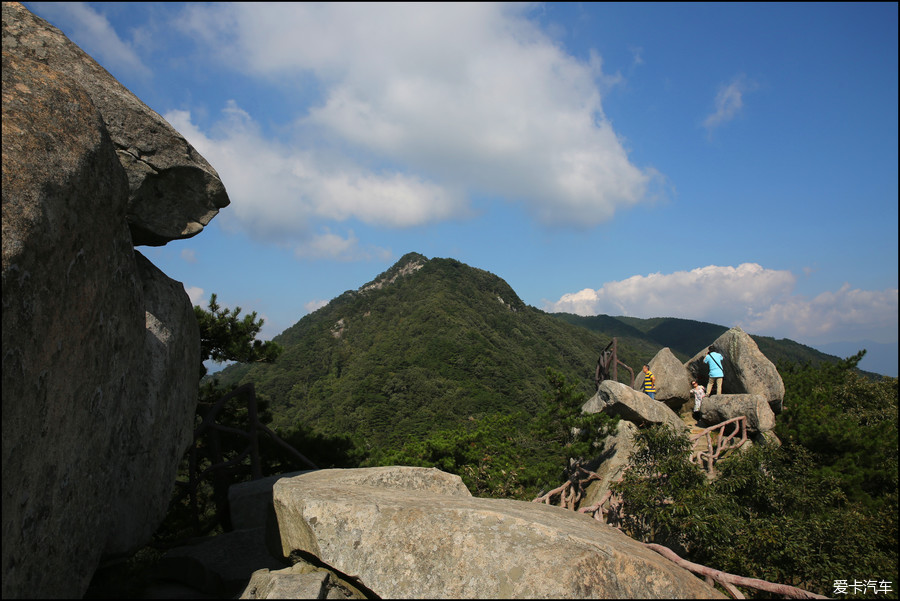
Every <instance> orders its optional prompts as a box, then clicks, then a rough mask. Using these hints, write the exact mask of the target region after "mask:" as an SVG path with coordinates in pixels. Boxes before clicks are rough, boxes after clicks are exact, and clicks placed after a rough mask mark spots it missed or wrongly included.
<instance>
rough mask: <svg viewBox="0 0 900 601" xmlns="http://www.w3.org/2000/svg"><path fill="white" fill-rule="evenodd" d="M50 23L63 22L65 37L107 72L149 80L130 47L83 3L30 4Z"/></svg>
mask: <svg viewBox="0 0 900 601" xmlns="http://www.w3.org/2000/svg"><path fill="white" fill-rule="evenodd" d="M29 4H30V5H31V6H32V8H33V9H34V10H38V11H40V13H41V15H42V16H43V18H45V19H47V20H49V21H51V22H64V23H66V26H67V35H68V37H69V38H70V39H71V40H72V41H74V42H75V43H76V44H78V45H79V46H80V47H81V48H83V49H84V50H85V51H86V52H87V53H88V54H90V55H91V56H92V57H94V58H95V59H97V60H98V62H100V63H102V64H103V65H105V66H106V68H107V69H109V70H110V71H123V72H128V73H131V74H137V75H140V76H142V77H149V76H150V74H151V71H150V69H148V68H147V66H146V65H144V63H143V62H142V61H141V59H140V57H138V55H137V53H136V52H135V51H134V47H133V45H132V44H130V43H128V42H126V41H124V40H122V39H121V38H120V37H119V35H118V34H117V33H116V31H115V29H113V27H112V25H111V24H110V22H109V20H108V19H107V18H106V17H105V16H103V15H102V14H100V13H99V12H97V11H96V10H94V9H93V8H91V6H89V5H88V4H85V3H84V2H31V3H29Z"/></svg>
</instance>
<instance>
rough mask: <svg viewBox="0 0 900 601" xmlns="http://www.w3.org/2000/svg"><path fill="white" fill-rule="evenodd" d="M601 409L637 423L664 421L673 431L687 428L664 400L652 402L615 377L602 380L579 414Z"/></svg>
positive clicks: (597, 411)
mask: <svg viewBox="0 0 900 601" xmlns="http://www.w3.org/2000/svg"><path fill="white" fill-rule="evenodd" d="M601 411H602V412H604V413H606V414H608V415H614V416H618V417H620V418H622V419H624V420H628V421H630V422H632V423H634V424H637V425H638V426H643V425H652V424H667V425H668V426H670V427H671V428H672V429H673V430H675V431H676V432H685V431H687V429H688V427H687V426H686V425H685V424H684V422H683V421H681V419H680V418H679V417H678V416H677V415H676V414H675V412H674V411H672V410H671V409H669V407H668V406H667V405H666V404H665V403H660V402H659V401H654V400H653V399H651V398H650V397H648V396H647V395H646V394H644V393H643V392H638V391H637V390H634V389H633V388H631V387H629V386H626V385H625V384H622V383H621V382H616V381H614V380H604V381H603V382H601V383H600V386H599V387H598V388H597V393H596V394H595V395H594V396H592V397H591V398H590V399H588V400H587V402H585V403H584V405H582V406H581V412H582V413H599V412H601Z"/></svg>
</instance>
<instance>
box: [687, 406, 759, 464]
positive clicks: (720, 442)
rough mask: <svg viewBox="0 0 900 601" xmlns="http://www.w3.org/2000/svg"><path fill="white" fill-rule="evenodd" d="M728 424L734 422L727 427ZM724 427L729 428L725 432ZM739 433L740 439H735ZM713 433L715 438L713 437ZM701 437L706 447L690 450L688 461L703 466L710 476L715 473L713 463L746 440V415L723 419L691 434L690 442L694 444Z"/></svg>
mask: <svg viewBox="0 0 900 601" xmlns="http://www.w3.org/2000/svg"><path fill="white" fill-rule="evenodd" d="M730 424H734V425H733V426H732V427H731V428H728V426H729V425H730ZM726 429H728V430H730V431H729V432H728V433H727V434H726V432H725V431H726ZM738 434H740V440H736V438H737V436H738ZM713 435H715V439H714V438H713ZM701 438H705V439H706V448H705V449H703V448H701V449H694V450H693V451H692V452H691V456H690V462H691V463H694V464H697V465H700V466H702V467H704V468H705V469H706V471H707V473H708V474H709V477H710V478H714V477H715V475H716V467H715V463H716V461H718V460H719V459H722V458H723V457H725V456H726V455H727V454H728V453H729V452H730V451H732V450H734V449H738V448H740V447H742V446H743V445H744V443H745V442H747V416H746V415H741V416H738V417H734V418H732V419H729V420H727V421H724V422H722V423H720V424H716V425H715V426H710V427H709V428H706V429H705V430H703V431H702V432H697V433H696V434H694V435H693V436H691V438H690V441H691V444H696V442H697V441H698V440H700V439H701Z"/></svg>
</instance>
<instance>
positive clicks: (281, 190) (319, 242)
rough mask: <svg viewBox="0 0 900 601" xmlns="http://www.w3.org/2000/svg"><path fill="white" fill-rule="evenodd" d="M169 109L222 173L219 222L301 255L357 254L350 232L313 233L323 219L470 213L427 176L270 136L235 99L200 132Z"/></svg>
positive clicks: (391, 222)
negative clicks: (370, 166) (362, 163)
mask: <svg viewBox="0 0 900 601" xmlns="http://www.w3.org/2000/svg"><path fill="white" fill-rule="evenodd" d="M164 116H165V118H166V120H167V121H169V123H171V124H172V126H173V127H175V129H177V130H178V131H179V132H181V134H182V135H183V136H184V137H185V138H186V139H187V140H188V141H189V142H190V143H191V145H193V146H194V147H195V148H196V149H197V150H198V151H199V152H200V154H202V155H203V156H204V157H205V158H206V159H207V160H208V161H209V162H210V163H211V164H212V165H214V166H215V167H216V170H217V171H218V173H219V176H220V177H221V178H222V181H223V183H224V184H225V187H226V189H227V190H228V194H229V197H230V198H231V201H232V204H231V205H230V206H229V208H228V211H223V212H222V214H220V215H219V217H218V218H217V219H219V220H220V223H221V224H222V225H223V226H224V227H226V228H232V229H234V228H241V229H245V230H247V231H248V232H249V233H250V234H251V235H253V236H254V237H256V238H257V239H261V240H267V241H272V242H279V243H282V244H289V245H291V246H293V247H294V248H295V251H296V252H297V255H298V256H304V257H312V256H316V257H319V258H321V257H326V256H329V255H328V252H329V251H331V252H332V253H334V254H333V255H331V256H335V257H348V256H351V255H353V256H356V255H358V254H359V253H355V252H351V246H355V245H356V244H357V243H358V241H357V240H356V239H355V238H352V237H351V236H348V237H346V238H344V239H343V242H342V243H339V241H338V238H339V236H338V235H337V234H333V233H330V232H329V233H328V234H325V235H316V234H314V233H313V230H314V229H315V228H316V226H317V225H319V224H321V223H322V222H329V223H331V222H338V223H342V222H346V221H349V220H352V219H356V220H359V221H361V222H363V223H366V224H371V225H378V226H387V227H412V226H417V225H423V224H427V223H434V222H437V221H441V220H445V219H452V218H459V217H462V216H465V215H466V214H468V208H467V207H466V200H465V198H464V197H463V196H462V195H461V194H458V193H456V192H454V191H452V190H449V189H447V188H444V187H441V186H438V185H436V184H433V183H431V182H428V181H425V180H423V179H422V178H419V177H415V176H407V175H404V174H401V173H397V172H389V173H374V172H371V171H366V170H364V169H362V168H361V167H359V166H357V165H353V164H347V163H346V162H344V161H342V160H340V159H336V158H334V157H332V156H330V155H328V154H327V153H322V154H316V153H315V152H313V151H310V150H307V149H299V148H293V147H290V146H287V145H284V144H282V143H279V142H277V141H275V140H271V139H267V138H265V137H264V136H263V134H262V133H261V131H260V128H259V126H258V124H257V123H256V122H255V121H253V119H252V118H251V117H250V115H249V114H248V113H247V112H246V111H244V110H242V109H241V108H240V107H238V106H237V104H236V103H234V102H228V103H227V105H226V107H225V109H224V110H223V113H222V119H221V120H220V121H219V122H217V123H216V124H215V125H214V126H213V127H212V130H211V132H210V133H206V132H203V131H201V129H200V128H199V127H198V126H197V125H196V124H194V123H193V121H192V118H191V114H190V113H189V112H187V111H170V112H168V113H166V114H165V115H164ZM351 243H352V244H351ZM370 254H371V252H370ZM375 254H378V255H380V254H382V253H380V252H377V251H376V252H375Z"/></svg>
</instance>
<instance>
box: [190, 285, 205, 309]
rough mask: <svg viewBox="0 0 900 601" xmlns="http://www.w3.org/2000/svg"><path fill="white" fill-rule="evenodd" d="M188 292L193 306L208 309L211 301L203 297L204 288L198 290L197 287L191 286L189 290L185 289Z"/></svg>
mask: <svg viewBox="0 0 900 601" xmlns="http://www.w3.org/2000/svg"><path fill="white" fill-rule="evenodd" d="M184 291H185V292H187V295H188V298H190V299H191V305H193V306H195V307H196V306H200V307H203V308H206V307H207V306H208V304H207V301H208V300H209V299H207V298H205V297H204V295H203V288H198V287H197V286H191V287H189V288H185V289H184Z"/></svg>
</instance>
